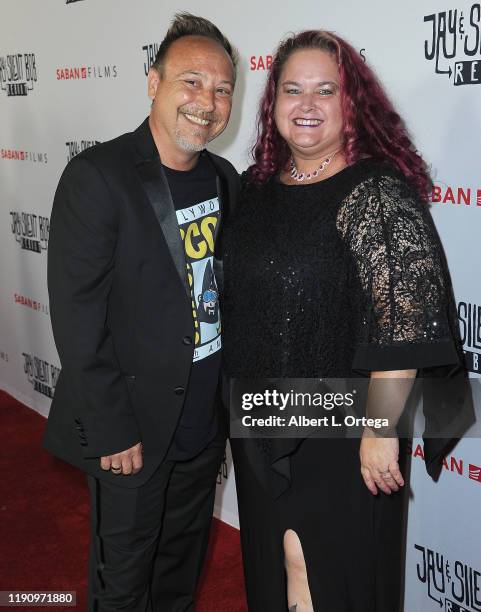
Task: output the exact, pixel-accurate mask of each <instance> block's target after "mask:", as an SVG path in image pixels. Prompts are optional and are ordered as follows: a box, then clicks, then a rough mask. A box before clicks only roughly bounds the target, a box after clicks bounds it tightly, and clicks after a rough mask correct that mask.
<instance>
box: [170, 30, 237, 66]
mask: <svg viewBox="0 0 481 612" xmlns="http://www.w3.org/2000/svg"><path fill="white" fill-rule="evenodd" d="M213 62H214V63H216V64H220V65H221V66H222V64H225V67H226V69H230V70H231V71H232V69H233V67H232V62H231V60H230V57H229V55H228V53H227V51H226V50H225V49H224V47H222V45H221V44H220V43H217V42H216V41H215V40H212V39H210V38H207V37H206V36H183V37H182V38H179V39H178V40H176V41H175V42H173V43H172V45H171V46H170V47H169V50H168V51H167V55H166V57H165V62H164V65H165V68H167V69H169V65H170V67H172V68H173V69H174V70H175V72H179V71H181V72H184V71H188V70H190V71H193V72H202V69H203V68H207V66H208V65H211V64H212V63H213Z"/></svg>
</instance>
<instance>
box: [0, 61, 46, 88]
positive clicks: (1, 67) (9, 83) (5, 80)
mask: <svg viewBox="0 0 481 612" xmlns="http://www.w3.org/2000/svg"><path fill="white" fill-rule="evenodd" d="M36 83H37V62H36V59H35V53H13V54H9V55H4V56H1V57H0V89H1V90H2V91H4V92H5V93H6V94H7V96H27V95H28V94H29V93H30V92H31V91H33V89H34V87H35V84H36Z"/></svg>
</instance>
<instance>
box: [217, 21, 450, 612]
mask: <svg viewBox="0 0 481 612" xmlns="http://www.w3.org/2000/svg"><path fill="white" fill-rule="evenodd" d="M254 157H255V161H254V164H253V165H252V166H251V167H250V168H249V170H248V172H247V173H245V174H244V175H243V189H242V198H241V202H240V204H239V206H238V208H237V212H236V214H235V215H234V216H233V217H232V220H231V222H230V224H229V225H228V226H227V227H226V230H225V235H224V270H225V297H224V303H223V318H224V330H223V333H224V340H223V344H224V359H225V367H226V372H227V374H228V376H229V377H231V378H276V377H284V378H288V377H292V378H294V377H296V378H315V377H331V378H334V377H338V378H342V377H345V378H349V377H353V376H357V375H359V373H360V372H363V373H364V374H367V375H370V376H371V379H377V378H396V379H400V378H408V379H409V378H413V377H415V376H416V374H417V373H419V372H421V371H422V370H423V369H424V368H435V367H437V366H443V365H449V364H457V363H458V361H459V346H457V344H456V341H455V334H456V331H455V328H456V324H455V320H454V317H453V315H452V308H451V307H452V304H451V302H450V298H449V291H450V289H449V278H448V273H447V269H446V266H445V264H444V259H443V256H442V252H441V247H440V244H439V240H438V238H437V235H436V231H435V229H434V226H433V223H432V220H431V218H430V215H429V212H428V207H427V204H426V202H427V199H428V191H429V189H430V185H431V183H430V179H429V176H428V174H427V170H426V166H425V163H424V162H423V160H422V159H421V157H420V156H419V154H418V153H417V152H416V151H415V150H414V147H413V144H412V143H411V141H410V139H409V137H408V135H407V133H406V131H405V128H404V127H403V124H402V121H401V119H400V117H399V116H398V115H397V114H396V113H395V111H394V109H393V107H392V105H391V103H390V102H389V101H388V99H387V97H386V95H385V93H384V91H383V89H382V87H381V85H380V84H379V83H378V81H377V80H376V78H375V76H374V75H373V73H372V71H371V70H370V69H369V68H368V67H367V66H366V65H365V64H364V63H363V61H362V60H361V58H360V57H359V55H358V54H357V53H356V51H355V50H354V49H353V48H352V47H351V46H350V45H349V44H348V43H346V42H345V41H344V40H342V39H341V38H339V37H338V36H335V35H333V34H331V33H328V32H323V31H307V32H303V33H301V34H298V35H295V36H292V37H290V38H288V39H287V40H285V41H284V42H282V43H281V45H280V47H279V48H278V50H277V52H276V54H275V58H274V62H273V65H272V68H271V71H270V74H269V78H268V81H267V85H266V89H265V92H264V95H263V98H262V101H261V105H260V112H259V134H258V139H257V144H256V146H255V149H254ZM231 446H232V450H233V455H234V464H235V471H236V483H237V489H238V500H239V516H240V525H241V537H242V547H243V556H244V566H245V576H246V586H247V596H248V602H249V611H250V612H261V611H262V612H270V611H272V612H280V611H281V610H286V609H287V608H289V610H296V611H297V612H305V611H311V610H315V611H316V612H320V611H323V610H326V611H327V610H335V612H348V611H349V612H395V611H396V610H399V609H400V605H401V577H402V541H403V538H402V535H403V533H402V532H403V510H404V506H405V501H406V499H405V495H404V490H405V487H404V479H403V464H404V457H405V456H406V452H405V449H403V448H401V451H400V449H399V441H398V439H397V438H379V437H376V436H374V435H373V433H372V432H371V430H369V429H366V430H365V431H364V434H363V436H362V439H361V440H353V439H347V438H346V439H312V438H308V439H305V440H287V439H284V440H266V439H262V440H240V439H233V440H232V441H231ZM402 446H403V445H402V444H401V447H402ZM284 566H285V569H286V570H287V597H286V584H285V571H284Z"/></svg>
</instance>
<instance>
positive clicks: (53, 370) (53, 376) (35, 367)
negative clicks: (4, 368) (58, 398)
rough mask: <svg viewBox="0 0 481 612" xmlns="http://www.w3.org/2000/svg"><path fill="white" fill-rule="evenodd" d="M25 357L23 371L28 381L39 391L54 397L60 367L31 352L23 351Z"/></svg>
mask: <svg viewBox="0 0 481 612" xmlns="http://www.w3.org/2000/svg"><path fill="white" fill-rule="evenodd" d="M22 355H23V358H24V364H23V371H24V372H25V374H26V376H27V379H28V382H29V383H30V384H31V385H32V387H33V388H34V389H35V391H37V392H38V393H41V394H42V395H45V396H46V397H49V398H52V397H53V394H54V392H55V386H56V384H57V380H58V376H59V374H60V368H58V367H57V366H55V365H52V364H51V363H49V362H48V361H45V360H44V359H40V357H37V356H36V355H31V354H30V353H22Z"/></svg>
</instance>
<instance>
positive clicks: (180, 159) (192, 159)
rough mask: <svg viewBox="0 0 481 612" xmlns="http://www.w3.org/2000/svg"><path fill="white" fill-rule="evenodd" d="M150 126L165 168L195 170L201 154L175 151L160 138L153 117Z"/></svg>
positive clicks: (150, 119) (150, 118)
mask: <svg viewBox="0 0 481 612" xmlns="http://www.w3.org/2000/svg"><path fill="white" fill-rule="evenodd" d="M149 126H150V131H151V132H152V137H153V139H154V142H155V146H156V147H157V151H158V152H159V155H160V159H161V160H162V163H163V164H164V166H167V167H168V168H172V170H183V171H186V170H192V168H195V166H196V164H197V160H198V159H199V155H200V153H199V152H197V151H193V152H190V151H181V150H178V149H174V148H173V147H172V146H171V145H169V143H168V141H167V140H164V139H162V138H161V137H160V135H159V132H158V130H157V128H156V126H155V123H154V122H153V121H152V117H149Z"/></svg>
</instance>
